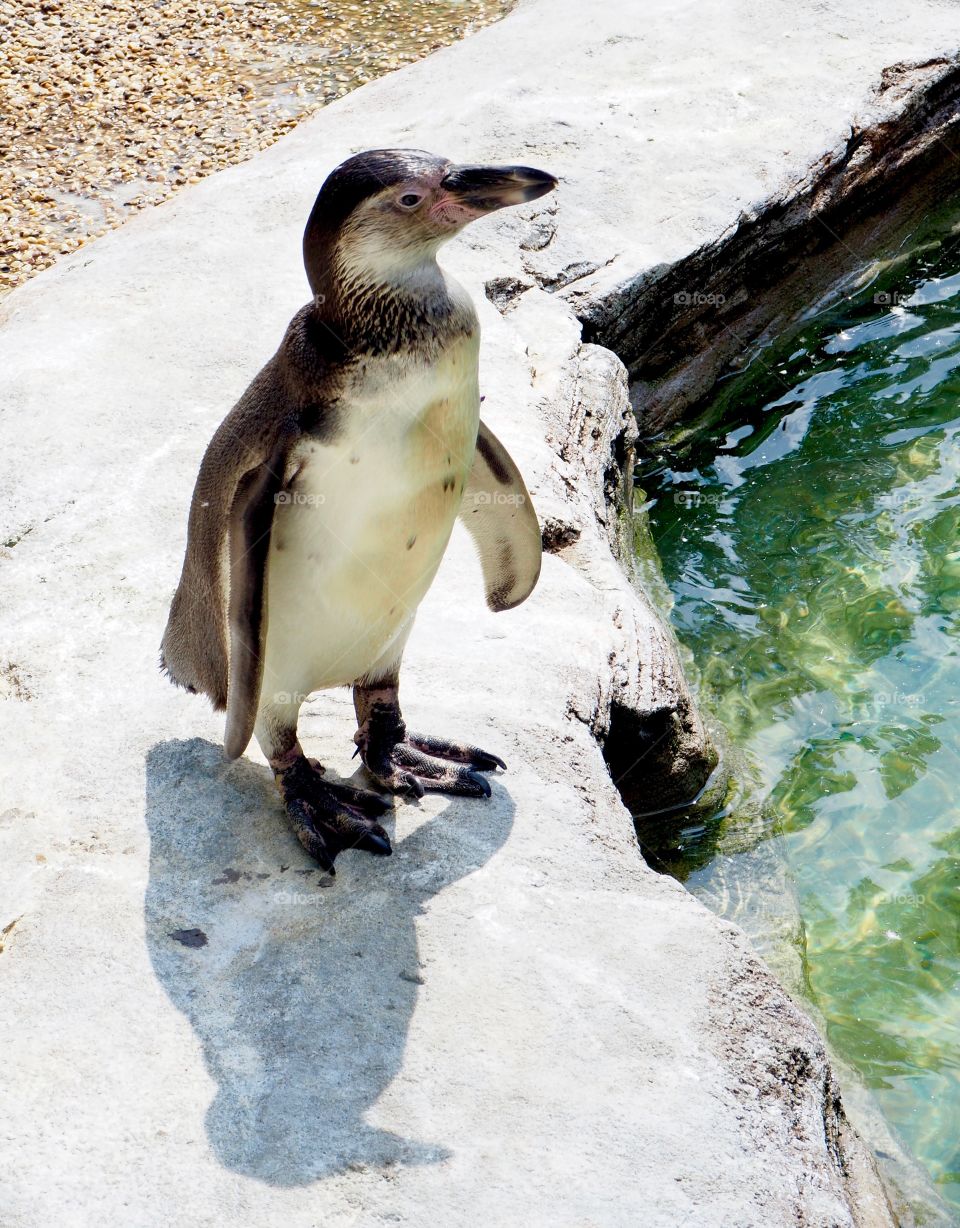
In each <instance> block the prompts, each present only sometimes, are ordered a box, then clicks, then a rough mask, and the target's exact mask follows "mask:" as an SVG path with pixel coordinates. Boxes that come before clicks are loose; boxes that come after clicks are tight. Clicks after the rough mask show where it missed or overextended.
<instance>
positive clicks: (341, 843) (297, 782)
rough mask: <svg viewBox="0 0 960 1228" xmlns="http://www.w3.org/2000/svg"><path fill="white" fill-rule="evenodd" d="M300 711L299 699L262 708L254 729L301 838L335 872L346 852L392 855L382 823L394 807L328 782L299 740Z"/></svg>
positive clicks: (318, 858)
mask: <svg viewBox="0 0 960 1228" xmlns="http://www.w3.org/2000/svg"><path fill="white" fill-rule="evenodd" d="M283 699H284V700H286V696H283ZM299 710H300V703H299V701H296V702H292V701H291V702H278V703H268V704H263V705H261V708H260V710H259V712H258V713H257V723H256V727H255V729H254V733H255V735H256V738H257V741H258V742H259V744H260V749H261V750H262V751H263V753H264V755H265V756H266V758H267V761H268V762H269V764H270V766H271V768H272V769H273V778H274V780H275V782H276V785H277V788H278V789H279V790H280V796H281V797H282V798H283V804H284V807H285V809H286V812H287V817H288V818H289V820H290V825H291V826H292V827H293V830H294V832H295V833H296V836H297V839H298V840H299V841H300V843H301V844H302V845H303V847H304V848H305V849H306V850H307V852H308V853H309V854H310V856H311V857H313V858H315V859H316V860H317V861H318V862H319V863H320V865H321V866H322V867H323V868H324V869H325V870H327V871H328V872H329V873H330V874H335V873H336V871H335V870H334V868H333V863H334V862H335V861H336V859H337V856H338V855H339V854H340V853H342V852H343V851H344V850H345V849H352V848H357V849H362V850H363V851H364V852H367V853H376V854H379V855H380V856H387V857H388V856H389V855H390V853H391V852H392V849H391V847H390V837H389V836H388V835H387V833H386V832H385V831H384V829H383V828H382V827H381V826H380V824H379V823H378V822H377V819H378V818H380V816H382V815H383V814H385V813H386V812H387V811H388V810H390V809H391V804H390V802H388V801H387V800H386V799H384V798H382V797H380V796H379V795H378V794H376V793H371V792H369V791H368V790H365V789H354V788H351V787H350V786H349V785H340V784H334V783H333V782H332V781H328V780H326V779H324V776H323V768H322V767H321V766H320V764H318V763H317V762H316V761H315V760H310V759H308V758H307V757H306V755H304V753H303V749H302V748H301V746H300V742H299V741H298V739H297V716H298V714H299Z"/></svg>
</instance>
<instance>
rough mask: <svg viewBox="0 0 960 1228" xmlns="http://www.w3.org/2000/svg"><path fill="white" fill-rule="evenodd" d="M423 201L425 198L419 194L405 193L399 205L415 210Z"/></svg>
mask: <svg viewBox="0 0 960 1228" xmlns="http://www.w3.org/2000/svg"><path fill="white" fill-rule="evenodd" d="M422 200H423V197H422V196H421V195H420V193H419V192H404V194H403V195H402V196H401V197H400V201H399V203H400V204H401V205H403V207H404V209H415V208H416V207H417V205H419V204H420V202H421V201H422Z"/></svg>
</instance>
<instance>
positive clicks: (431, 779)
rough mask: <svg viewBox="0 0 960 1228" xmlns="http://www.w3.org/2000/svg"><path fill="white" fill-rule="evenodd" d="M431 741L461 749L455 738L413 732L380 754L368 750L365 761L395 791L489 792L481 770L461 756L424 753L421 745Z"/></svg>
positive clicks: (420, 794)
mask: <svg viewBox="0 0 960 1228" xmlns="http://www.w3.org/2000/svg"><path fill="white" fill-rule="evenodd" d="M428 744H431V745H434V746H435V745H437V744H439V745H442V746H444V747H450V748H454V749H457V750H461V748H459V747H454V744H453V743H452V742H441V741H440V739H439V738H438V739H433V738H418V737H414V736H412V735H411V736H410V737H408V738H406V739H405V740H404V741H402V742H395V743H394V744H393V745H392V746H389V747H386V748H384V749H383V750H382V751H381V753H380V754H378V755H376V754H370V753H369V751H368V753H367V756H366V758H365V759H364V762H365V763H366V766H367V770H368V771H369V772H370V773H371V775H372V776H374V777H375V779H376V780H378V781H379V782H380V783H381V784H382V785H383V786H384V787H385V788H387V789H390V790H392V791H393V792H394V793H412V794H413V796H414V797H423V795H424V793H453V794H456V795H458V796H460V797H489V796H490V792H491V790H490V785H489V783H488V782H487V781H486V780H485V779H484V778H483V777H482V776H481V775H479V773H477V772H475V771H473V770H472V769H471V768H470V767H467V766H466V764H465V762H464V761H463V760H462V759H458V760H453V759H452V757H451V758H449V759H440V758H434V757H432V756H431V755H428V754H425V753H424V752H423V750H422V749H421V747H423V746H425V745H428ZM462 749H469V750H470V752H471V754H473V755H474V756H481V755H483V756H484V758H485V760H496V764H497V765H499V764H500V763H501V761H500V760H499V759H496V756H494V755H485V752H483V751H478V750H476V749H475V748H473V747H470V748H462ZM466 762H472V761H471V760H467V761H466ZM478 766H479V765H478ZM491 766H493V764H491Z"/></svg>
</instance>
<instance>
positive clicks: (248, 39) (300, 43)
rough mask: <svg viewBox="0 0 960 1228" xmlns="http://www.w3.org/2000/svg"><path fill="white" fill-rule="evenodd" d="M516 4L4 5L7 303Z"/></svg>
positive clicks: (254, 0) (0, 72)
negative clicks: (80, 254)
mask: <svg viewBox="0 0 960 1228" xmlns="http://www.w3.org/2000/svg"><path fill="white" fill-rule="evenodd" d="M511 7H512V0H469V3H464V2H462V0H460V2H458V0H409V2H402V0H392V2H390V3H374V4H367V3H363V4H359V3H358V4H346V3H342V2H341V3H326V2H324V0H315V2H313V3H309V2H308V3H296V2H293V0H278V2H271V0H247V2H246V3H244V2H242V0H237V2H235V3H233V4H226V5H223V4H213V3H202V2H199V0H153V2H152V3H150V2H148V3H143V0H0V294H3V293H4V292H5V291H7V290H10V289H12V288H13V287H14V286H16V285H19V284H20V283H21V282H22V281H25V280H26V279H27V278H28V277H30V276H32V274H34V273H36V272H39V270H40V269H43V268H46V267H47V265H50V264H52V263H53V262H54V260H56V259H57V257H58V256H59V255H61V254H63V253H65V252H70V251H73V250H74V249H75V248H77V247H79V246H80V245H81V244H83V243H85V242H86V241H87V240H88V239H91V238H93V237H94V236H96V235H98V234H101V233H103V231H105V230H108V229H110V228H111V227H113V226H117V225H119V224H120V223H121V222H123V221H124V220H125V219H126V218H127V217H129V216H130V214H131V213H132V212H134V211H135V210H137V209H140V208H143V207H144V206H145V205H149V204H153V203H155V202H157V201H159V200H162V199H164V198H165V197H167V196H169V195H170V194H171V193H172V192H174V191H176V189H177V188H179V187H181V186H182V185H183V184H185V183H195V182H196V181H197V180H198V179H200V178H202V177H203V176H204V175H208V174H210V173H211V172H212V171H215V170H218V169H220V168H221V167H223V166H227V165H229V164H230V163H233V162H239V161H242V160H244V159H245V158H248V157H250V156H251V154H253V153H256V152H257V151H258V150H260V149H263V148H264V147H265V146H267V145H270V144H272V142H273V141H275V140H276V139H277V137H279V136H281V135H282V134H283V133H284V132H285V131H286V130H287V129H289V128H291V127H292V126H293V125H294V124H296V123H297V122H298V120H300V119H302V118H303V116H304V115H307V114H309V113H310V112H311V111H314V110H316V109H317V108H318V107H321V106H323V105H324V103H326V102H330V101H332V100H333V99H334V98H339V97H340V96H341V95H343V94H345V93H347V92H348V91H350V90H352V89H355V88H356V87H357V86H359V85H363V84H364V82H366V81H369V80H371V79H372V78H373V77H376V76H379V75H380V74H382V73H385V72H389V71H390V70H391V69H394V68H399V67H400V66H401V65H403V64H407V63H409V62H410V61H412V60H416V59H419V58H421V57H422V56H424V55H427V54H429V53H430V52H431V51H433V50H435V49H436V48H437V47H440V46H443V45H445V44H447V43H450V42H454V41H455V40H457V39H459V38H462V37H463V36H464V35H466V34H468V33H470V32H471V31H472V30H474V29H476V28H477V27H478V26H480V25H484V24H487V23H488V22H490V21H494V20H496V19H497V18H499V17H502V16H504V15H505V14H506V13H507V12H508V11H509V9H510V8H511Z"/></svg>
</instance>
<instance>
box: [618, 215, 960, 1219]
mask: <svg viewBox="0 0 960 1228" xmlns="http://www.w3.org/2000/svg"><path fill="white" fill-rule="evenodd" d="M958 222H960V207H958V208H957V209H956V210H955V211H953V212H952V214H951V215H950V216H948V217H945V218H943V219H941V220H940V221H938V222H937V224H936V225H935V226H932V227H931V230H930V231H929V232H926V233H925V234H924V236H923V237H922V239H917V240H915V241H914V243H913V245H912V246H911V247H910V248H909V250H906V251H904V252H901V253H900V254H899V256H898V257H897V259H896V260H894V261H891V262H888V263H887V264H886V265H884V266H883V267H882V268H879V269H874V270H873V274H872V276H871V279H870V281H869V284H868V285H866V286H864V287H863V288H862V289H861V290H860V291H859V292H858V293H855V294H849V295H847V296H843V297H839V298H835V299H834V300H833V301H832V302H831V303H829V304H826V305H821V306H820V307H819V308H817V309H815V310H812V311H811V312H810V313H809V314H808V316H807V317H806V318H805V319H804V320H802V321H799V322H798V324H797V326H796V329H795V330H793V331H792V333H791V335H790V337H789V339H788V340H786V341H785V342H783V343H781V344H778V345H776V346H774V347H772V348H771V349H768V350H766V351H764V352H763V353H761V354H759V355H758V356H756V357H755V358H754V360H753V361H752V362H751V363H750V365H749V368H748V370H747V371H746V372H745V373H744V374H741V375H739V376H738V377H736V378H735V379H731V380H730V381H727V382H726V383H725V384H724V385H721V388H720V392H719V395H718V396H717V397H716V399H715V402H714V404H713V405H712V406H711V407H710V409H709V411H708V413H707V415H706V416H705V418H704V420H703V421H702V422H701V424H700V429H699V430H698V431H697V432H696V435H695V437H691V436H689V435H688V436H687V438H686V441H685V442H684V441H677V440H675V441H673V442H672V443H665V444H664V445H663V447H662V449H661V451H660V455H659V456H658V457H657V458H656V459H654V460H652V461H650V462H649V463H648V464H647V465H645V466H644V468H643V469H642V471H641V474H640V481H641V485H642V486H643V487H644V489H645V491H646V494H647V498H648V501H649V511H650V518H651V527H652V532H653V537H654V541H655V543H656V545H657V547H658V549H659V552H660V555H661V558H662V562H663V568H664V572H665V576H666V580H667V583H668V585H669V586H670V589H671V592H672V596H673V601H674V609H673V620H674V625H675V626H676V628H677V631H678V634H679V636H680V638H681V640H682V641H683V642H684V643H685V644H686V646H687V647H688V648H689V649H690V650H691V651H692V654H693V658H694V661H695V663H696V670H697V673H698V675H699V678H700V682H701V693H702V696H703V700H704V702H705V705H706V707H707V708H708V709H710V710H712V712H713V713H714V714H715V716H716V717H717V718H719V720H720V721H721V722H722V724H723V725H724V726H725V727H726V729H727V731H728V732H729V735H730V737H731V740H732V743H733V744H734V746H735V747H737V748H739V751H740V752H742V753H743V755H744V757H745V760H746V762H748V763H750V764H751V765H752V770H753V773H754V778H753V781H752V784H750V785H749V786H748V791H752V794H753V796H752V797H751V798H749V799H746V800H747V801H748V802H749V805H746V804H744V806H743V807H741V806H739V805H737V804H735V805H733V806H732V807H731V806H728V807H727V808H726V809H725V810H724V811H723V812H722V813H721V815H720V816H715V817H714V819H713V820H712V822H711V821H710V820H708V821H707V822H702V821H701V822H700V823H699V824H698V825H697V826H695V827H690V828H688V829H687V830H686V832H684V833H681V837H680V838H679V839H678V840H676V841H675V842H674V846H673V847H672V849H671V850H670V851H669V856H670V859H671V864H670V868H671V869H673V870H674V871H675V872H678V873H680V874H681V875H682V876H683V877H684V878H685V879H686V881H687V882H688V885H689V886H690V887H691V889H692V890H694V891H696V890H697V887H698V881H699V879H700V877H701V876H703V875H705V874H706V873H708V868H707V867H708V863H709V859H710V855H711V851H712V849H713V848H714V847H715V846H716V844H717V842H718V832H717V828H718V827H719V828H720V829H721V834H720V843H721V844H722V842H723V839H722V835H723V831H724V830H726V831H727V833H728V835H729V834H730V833H735V831H736V827H737V824H738V823H739V822H741V821H745V820H742V819H741V812H742V811H745V810H747V809H751V810H752V812H753V814H754V815H755V814H756V813H757V810H758V799H759V809H761V810H762V812H763V814H764V820H765V823H766V828H765V830H766V832H767V834H769V835H770V836H771V837H773V838H774V839H775V840H777V841H779V843H780V844H781V846H782V848H783V850H784V852H785V855H786V859H787V865H788V869H789V874H790V877H791V879H792V882H793V884H794V887H795V890H796V893H797V897H798V900H799V905H800V911H801V915H802V919H803V927H804V931H805V952H804V958H805V965H806V966H805V973H806V980H807V983H808V987H809V992H810V993H811V994H812V996H813V998H814V1000H815V1002H816V1004H817V1006H818V1007H819V1009H820V1011H821V1012H822V1014H823V1017H824V1019H825V1021H826V1027H827V1031H828V1037H829V1041H830V1043H831V1045H832V1047H833V1049H834V1050H835V1051H836V1052H837V1053H838V1054H839V1055H840V1057H841V1058H842V1059H844V1060H845V1061H847V1062H848V1063H850V1064H851V1065H852V1066H854V1067H855V1068H856V1069H857V1070H858V1071H859V1072H860V1073H861V1075H862V1077H863V1079H864V1081H865V1082H866V1084H867V1085H868V1086H869V1088H870V1089H872V1092H873V1095H874V1096H875V1098H876V1101H877V1103H878V1104H879V1106H880V1108H881V1110H882V1112H883V1113H884V1115H885V1117H886V1119H887V1121H888V1122H889V1123H890V1124H891V1125H892V1126H893V1127H894V1128H895V1130H896V1131H897V1132H898V1134H899V1135H900V1137H901V1138H902V1139H903V1140H904V1141H905V1142H906V1143H907V1145H908V1146H909V1147H910V1148H911V1149H912V1150H913V1152H914V1154H915V1155H916V1156H917V1157H918V1158H919V1159H920V1161H921V1162H922V1163H923V1164H924V1166H925V1167H926V1168H927V1170H928V1171H929V1173H930V1174H931V1176H932V1178H933V1180H934V1181H935V1182H936V1184H937V1187H938V1189H939V1190H940V1192H941V1194H942V1196H943V1197H944V1199H946V1200H947V1202H948V1203H950V1204H951V1205H952V1206H953V1207H954V1208H955V1209H956V1210H957V1211H958V1213H960V992H958V989H960V984H958V982H960V653H958V648H960V229H958V225H957V224H958ZM691 438H693V441H692V442H691ZM741 800H743V799H741ZM756 828H757V825H756V822H755V820H751V830H752V831H753V832H756Z"/></svg>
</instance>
